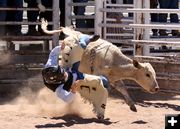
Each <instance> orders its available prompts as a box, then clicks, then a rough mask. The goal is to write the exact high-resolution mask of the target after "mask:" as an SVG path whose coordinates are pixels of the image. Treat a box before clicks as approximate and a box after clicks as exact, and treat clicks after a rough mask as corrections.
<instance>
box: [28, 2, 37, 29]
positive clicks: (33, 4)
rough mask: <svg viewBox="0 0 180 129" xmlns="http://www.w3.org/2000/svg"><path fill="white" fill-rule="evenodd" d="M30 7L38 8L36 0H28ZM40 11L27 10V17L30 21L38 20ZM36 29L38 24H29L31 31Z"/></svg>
mask: <svg viewBox="0 0 180 129" xmlns="http://www.w3.org/2000/svg"><path fill="white" fill-rule="evenodd" d="M27 7H28V8H37V2H36V0H31V1H28V2H27ZM38 15H39V11H27V18H28V21H29V22H36V21H37V17H38ZM33 30H36V25H29V31H33Z"/></svg>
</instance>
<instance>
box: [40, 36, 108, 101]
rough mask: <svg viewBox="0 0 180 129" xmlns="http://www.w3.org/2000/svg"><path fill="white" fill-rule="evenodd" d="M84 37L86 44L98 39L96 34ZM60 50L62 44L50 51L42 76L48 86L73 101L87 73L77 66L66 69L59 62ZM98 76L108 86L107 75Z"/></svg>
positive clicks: (63, 98) (61, 97) (58, 94)
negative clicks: (79, 69)
mask: <svg viewBox="0 0 180 129" xmlns="http://www.w3.org/2000/svg"><path fill="white" fill-rule="evenodd" d="M84 37H86V38H84V39H85V40H84V41H82V42H83V43H86V44H88V43H89V42H91V41H95V40H97V39H96V38H95V37H96V36H95V37H94V36H92V38H90V37H87V36H84ZM87 41H88V42H87ZM60 50H61V46H56V47H55V48H54V49H53V50H52V51H51V52H50V54H49V58H48V61H47V63H46V65H45V67H44V69H43V70H42V76H43V80H44V84H45V85H46V87H48V88H49V89H51V90H52V91H54V92H55V93H56V95H57V96H58V97H59V98H60V99H62V100H64V101H65V102H71V101H73V98H74V95H75V93H76V91H77V90H78V87H79V86H80V85H81V83H82V82H83V80H84V78H86V77H87V76H86V75H87V74H83V73H80V72H79V71H78V70H77V68H72V69H64V68H63V67H61V66H60V65H59V62H58V59H59V54H60ZM93 76H94V75H93ZM97 78H98V79H100V80H102V82H103V86H104V87H107V86H108V80H107V79H106V78H105V77H103V76H97Z"/></svg>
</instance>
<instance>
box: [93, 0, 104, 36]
mask: <svg viewBox="0 0 180 129" xmlns="http://www.w3.org/2000/svg"><path fill="white" fill-rule="evenodd" d="M103 2H104V0H95V34H99V35H100V36H101V37H102V28H101V27H100V26H99V24H100V23H102V19H103V13H102V12H101V11H100V9H101V8H103Z"/></svg>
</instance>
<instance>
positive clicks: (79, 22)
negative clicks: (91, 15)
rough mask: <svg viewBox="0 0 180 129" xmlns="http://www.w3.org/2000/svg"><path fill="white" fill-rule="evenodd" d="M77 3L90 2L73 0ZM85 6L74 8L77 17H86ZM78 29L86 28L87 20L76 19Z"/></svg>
mask: <svg viewBox="0 0 180 129" xmlns="http://www.w3.org/2000/svg"><path fill="white" fill-rule="evenodd" d="M73 1H74V2H75V3H83V2H88V0H73ZM84 13H85V6H74V14H75V15H84ZM76 27H77V28H86V20H85V19H76Z"/></svg>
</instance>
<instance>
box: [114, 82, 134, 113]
mask: <svg viewBox="0 0 180 129" xmlns="http://www.w3.org/2000/svg"><path fill="white" fill-rule="evenodd" d="M113 87H114V88H115V89H116V90H117V91H119V92H120V93H121V94H122V95H123V97H124V99H125V102H126V103H127V105H129V107H130V109H131V110H132V111H134V112H137V109H136V107H135V103H134V101H133V100H132V99H131V97H130V96H129V94H128V91H127V88H126V87H125V84H124V83H123V81H122V80H119V81H116V82H115V83H114V85H113Z"/></svg>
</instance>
